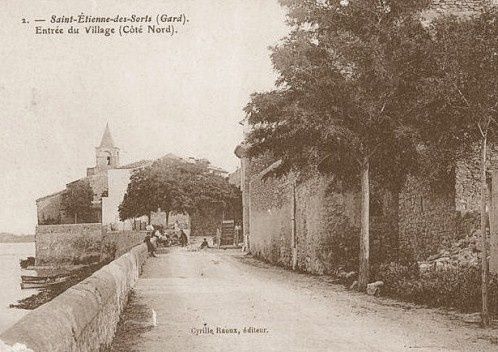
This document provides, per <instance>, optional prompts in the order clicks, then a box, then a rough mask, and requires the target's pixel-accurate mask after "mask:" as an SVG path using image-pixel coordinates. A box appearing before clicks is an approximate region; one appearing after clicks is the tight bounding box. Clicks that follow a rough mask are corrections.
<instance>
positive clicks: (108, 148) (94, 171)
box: [36, 125, 228, 231]
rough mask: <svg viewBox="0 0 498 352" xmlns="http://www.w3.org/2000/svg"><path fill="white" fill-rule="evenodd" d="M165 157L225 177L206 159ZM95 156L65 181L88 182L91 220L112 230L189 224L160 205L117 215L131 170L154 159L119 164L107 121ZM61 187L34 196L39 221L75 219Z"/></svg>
mask: <svg viewBox="0 0 498 352" xmlns="http://www.w3.org/2000/svg"><path fill="white" fill-rule="evenodd" d="M165 157H167V158H174V159H178V160H183V161H184V162H188V163H193V162H198V161H201V162H205V163H206V164H207V167H208V169H209V172H211V173H213V174H215V175H218V176H221V177H228V172H226V171H225V170H223V169H221V168H219V167H216V166H214V165H211V164H210V163H209V161H207V160H198V159H195V158H187V159H183V158H180V157H178V156H175V155H173V154H167V155H166V156H165ZM95 160H96V162H95V166H94V167H90V168H87V172H86V176H85V177H83V178H81V179H79V180H76V181H73V182H71V183H69V184H67V186H69V185H71V184H72V183H75V182H78V181H81V180H86V181H88V182H89V183H90V186H91V188H92V190H93V193H94V194H93V201H92V206H93V210H94V214H93V219H92V222H94V223H101V224H102V225H105V226H107V227H109V229H111V230H115V231H127V230H132V229H140V228H142V229H143V227H144V226H145V223H146V222H150V223H151V224H153V225H163V226H167V225H171V226H172V225H173V224H174V223H175V222H176V221H178V223H179V225H180V226H181V227H183V228H188V229H189V228H190V223H191V219H190V217H189V216H188V215H186V214H185V215H184V214H173V213H170V214H168V216H166V213H165V212H163V211H161V210H160V209H158V211H157V212H152V213H151V214H150V218H149V219H147V217H142V218H140V219H136V220H132V219H129V220H125V221H121V220H120V219H119V210H118V209H119V205H120V204H121V202H122V201H123V198H124V195H125V193H126V190H127V188H128V184H129V182H130V177H131V175H132V173H133V172H134V171H135V170H137V169H140V168H143V167H147V166H150V165H151V164H152V163H153V161H150V160H142V161H138V162H134V163H130V164H127V165H120V162H119V148H118V147H116V145H115V144H114V141H113V138H112V135H111V132H110V129H109V125H106V128H105V130H104V134H103V135H102V139H101V142H100V144H99V146H98V147H96V148H95ZM64 191H65V190H62V191H59V192H57V193H54V194H50V195H47V196H45V197H42V198H39V199H37V200H36V207H37V216H38V225H48V224H72V223H74V217H73V216H71V215H70V214H67V213H66V212H65V210H64V209H63V207H62V205H61V200H62V195H63V193H64ZM194 220H195V222H196V223H200V224H203V223H205V222H206V221H207V219H202V218H196V219H194Z"/></svg>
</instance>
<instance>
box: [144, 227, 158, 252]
mask: <svg viewBox="0 0 498 352" xmlns="http://www.w3.org/2000/svg"><path fill="white" fill-rule="evenodd" d="M152 237H153V236H152V234H151V233H149V232H148V233H147V235H146V236H145V239H144V242H145V244H146V245H147V251H148V252H149V256H151V257H157V256H156V253H154V250H155V248H154V243H152Z"/></svg>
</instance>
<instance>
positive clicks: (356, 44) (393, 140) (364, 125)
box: [245, 0, 430, 188]
mask: <svg viewBox="0 0 498 352" xmlns="http://www.w3.org/2000/svg"><path fill="white" fill-rule="evenodd" d="M281 2H282V3H283V4H284V5H285V6H287V7H288V9H289V16H288V21H289V23H290V24H291V25H292V26H293V30H292V32H291V33H290V35H288V36H287V37H286V38H284V39H283V41H282V42H281V43H280V44H279V45H277V46H275V47H273V48H272V55H271V57H272V61H273V65H274V68H275V69H276V71H277V72H278V73H279V77H278V80H277V85H278V88H277V89H276V90H273V91H270V92H264V93H256V94H253V95H252V97H251V101H250V103H249V104H248V105H247V106H246V108H245V111H246V113H247V116H248V121H249V123H250V124H251V125H252V126H253V130H252V132H251V133H250V135H249V138H248V139H249V142H250V144H251V150H250V152H251V155H253V156H255V155H260V154H262V153H265V152H267V151H270V152H271V153H272V154H273V155H274V157H275V158H277V159H281V160H282V163H281V165H280V167H279V168H278V169H276V170H275V172H276V173H277V174H279V173H286V172H288V171H289V170H292V169H298V170H302V169H306V168H309V167H311V168H313V167H316V166H317V165H322V166H323V165H325V166H326V167H325V168H326V169H327V170H328V171H331V172H333V173H334V174H335V175H336V176H337V177H338V179H341V180H342V181H344V182H345V183H346V184H350V185H358V184H359V175H360V172H359V170H360V167H361V164H362V163H363V161H364V159H365V158H368V159H369V161H370V166H371V170H372V173H373V174H374V175H379V176H380V178H382V179H383V180H384V181H385V183H386V184H387V185H391V186H393V187H394V188H397V187H398V188H399V186H400V184H402V182H403V177H404V175H405V174H406V173H407V172H409V171H410V170H412V168H413V166H415V165H416V151H415V149H414V144H413V141H412V133H411V131H410V130H409V129H407V128H406V124H404V123H403V122H402V117H403V114H406V113H409V112H410V110H412V108H413V107H414V106H416V104H417V102H418V98H417V96H416V92H417V90H416V87H415V86H414V84H415V82H417V81H418V77H419V76H420V75H423V74H424V72H425V67H426V66H427V64H428V63H427V62H426V61H425V60H426V59H425V56H424V55H423V54H422V53H421V52H420V50H419V48H420V47H421V46H424V45H425V44H424V43H425V42H426V41H428V40H430V36H429V34H428V32H427V31H426V30H425V29H424V27H423V25H422V23H421V21H420V20H419V18H418V13H419V11H420V10H422V9H423V8H424V7H425V6H426V5H427V2H426V1H406V0H404V1H386V2H383V1H373V0H357V1H350V2H349V3H348V4H347V5H346V6H342V5H341V4H340V2H339V1H332V0H330V1H313V0H307V1H300V0H299V1H298V0H282V1H281Z"/></svg>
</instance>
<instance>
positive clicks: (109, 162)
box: [107, 156, 111, 165]
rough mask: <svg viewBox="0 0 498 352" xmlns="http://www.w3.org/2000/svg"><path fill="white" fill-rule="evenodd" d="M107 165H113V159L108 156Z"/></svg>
mask: <svg viewBox="0 0 498 352" xmlns="http://www.w3.org/2000/svg"><path fill="white" fill-rule="evenodd" d="M107 165H111V157H110V156H107Z"/></svg>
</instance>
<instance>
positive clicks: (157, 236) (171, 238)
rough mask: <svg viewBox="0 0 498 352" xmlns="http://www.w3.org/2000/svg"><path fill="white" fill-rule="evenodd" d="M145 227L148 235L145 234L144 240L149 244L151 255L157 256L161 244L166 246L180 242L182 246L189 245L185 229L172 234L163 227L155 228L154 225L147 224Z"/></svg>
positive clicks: (148, 248)
mask: <svg viewBox="0 0 498 352" xmlns="http://www.w3.org/2000/svg"><path fill="white" fill-rule="evenodd" d="M145 229H146V231H147V235H146V236H145V239H144V242H145V244H146V245H147V250H148V252H149V256H151V257H157V256H156V253H155V251H156V248H157V247H158V246H159V245H162V246H164V247H169V246H172V245H176V244H180V245H181V246H182V247H185V246H187V245H188V237H187V234H186V233H185V231H183V229H179V230H178V231H174V233H173V234H172V235H170V234H168V233H166V232H165V231H164V229H163V228H162V227H157V228H155V227H154V226H152V225H147V227H146V228H145Z"/></svg>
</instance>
